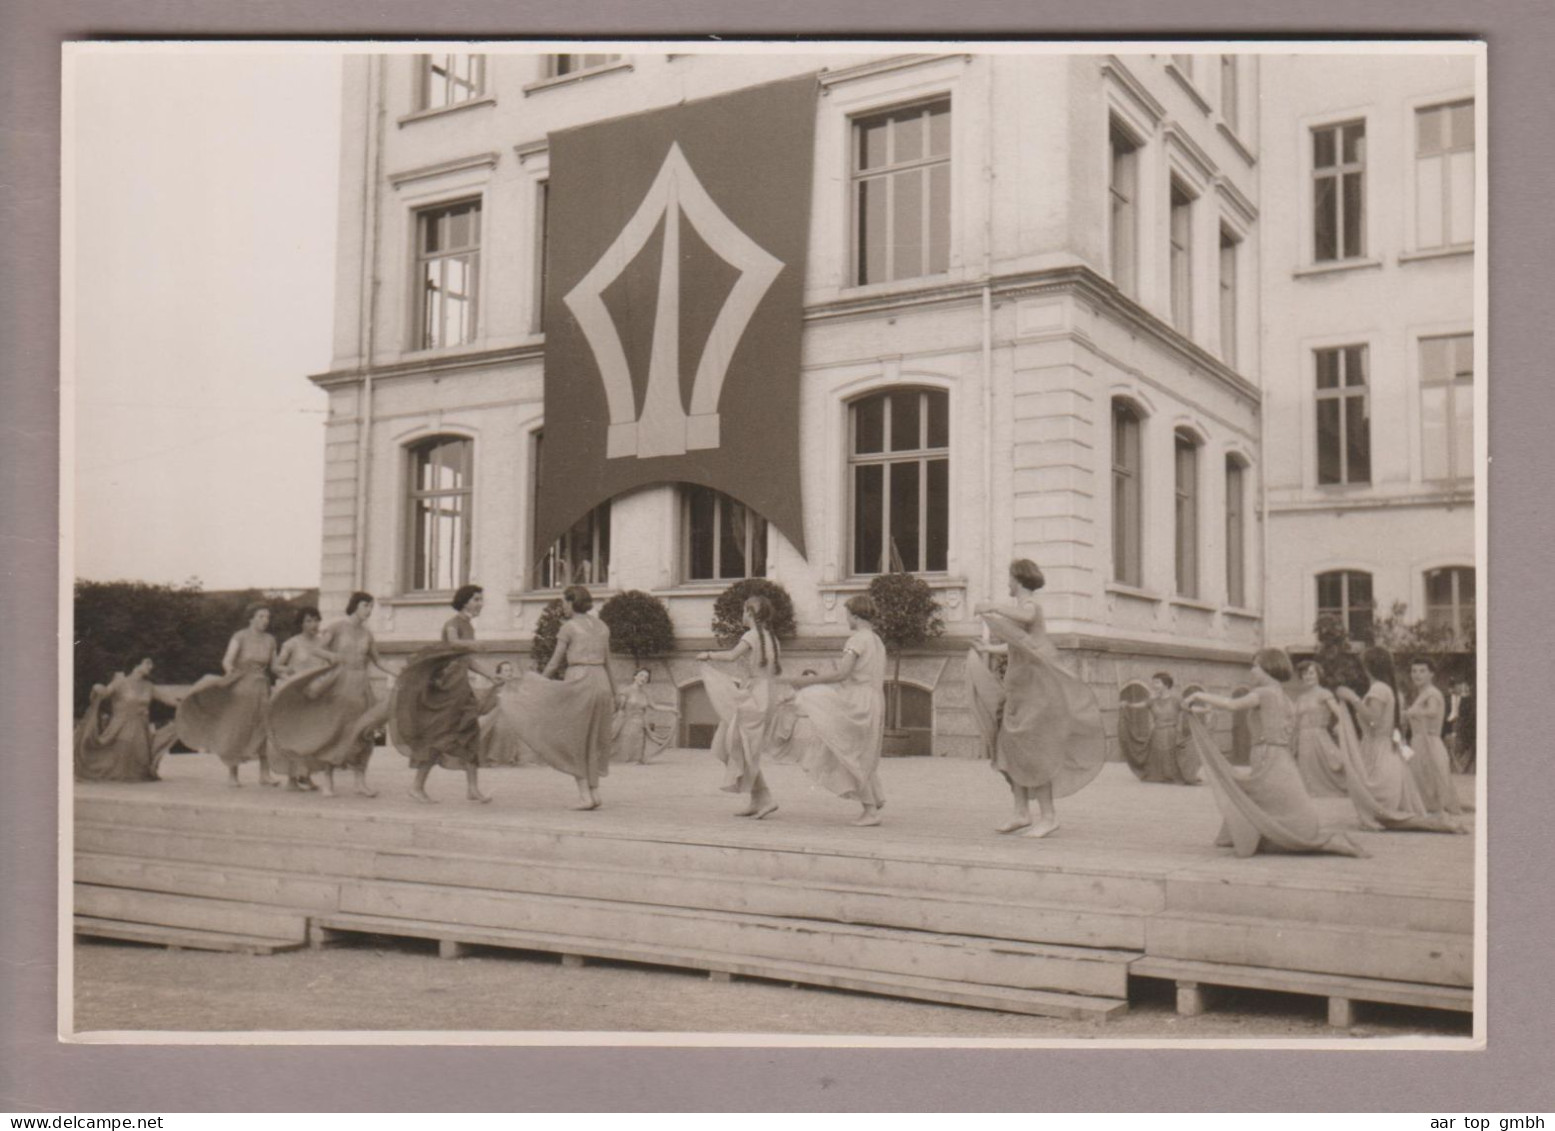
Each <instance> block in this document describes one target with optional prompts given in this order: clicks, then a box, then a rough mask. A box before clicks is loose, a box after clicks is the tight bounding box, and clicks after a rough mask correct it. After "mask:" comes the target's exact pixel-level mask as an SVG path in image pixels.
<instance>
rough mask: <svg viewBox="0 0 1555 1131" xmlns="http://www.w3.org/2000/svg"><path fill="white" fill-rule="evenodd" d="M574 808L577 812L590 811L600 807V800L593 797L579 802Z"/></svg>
mask: <svg viewBox="0 0 1555 1131" xmlns="http://www.w3.org/2000/svg"><path fill="white" fill-rule="evenodd" d="M572 808H573V810H574V811H575V812H578V813H589V812H592V811H593V810H595V809H598V808H599V802H598V801H595V800H594V799H593V798H590V799H589V800H587V801H580V802H578V803H577V804H576V805H574V806H573V807H572Z"/></svg>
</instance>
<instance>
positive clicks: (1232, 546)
mask: <svg viewBox="0 0 1555 1131" xmlns="http://www.w3.org/2000/svg"><path fill="white" fill-rule="evenodd" d="M1226 604H1228V605H1232V606H1234V607H1235V608H1238V609H1245V608H1246V607H1247V469H1246V468H1245V467H1244V466H1243V465H1242V461H1241V460H1239V459H1237V458H1236V457H1235V456H1227V457H1226Z"/></svg>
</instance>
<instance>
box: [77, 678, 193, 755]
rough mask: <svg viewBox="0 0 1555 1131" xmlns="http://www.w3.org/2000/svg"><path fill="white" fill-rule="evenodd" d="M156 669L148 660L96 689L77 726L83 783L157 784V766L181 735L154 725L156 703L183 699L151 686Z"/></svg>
mask: <svg viewBox="0 0 1555 1131" xmlns="http://www.w3.org/2000/svg"><path fill="white" fill-rule="evenodd" d="M152 667H153V664H152V662H151V660H150V658H147V659H144V660H142V661H141V662H140V663H138V664H136V665H135V666H134V667H133V668H131V669H130V670H129V672H128V673H127V674H126V673H124V672H120V673H118V674H116V675H115V676H114V677H113V679H111V680H109V681H108V683H107V684H106V685H104V684H100V683H99V684H94V685H93V686H92V694H91V697H90V698H89V699H88V700H87V704H86V714H85V715H83V716H82V717H81V721H80V723H78V724H77V725H76V733H75V766H76V780H77V781H156V780H157V777H158V775H157V766H158V764H159V763H160V762H161V761H162V755H163V754H165V753H167V749H168V747H170V746H172V745H173V742H174V741H175V740H176V739H177V737H178V732H177V729H176V728H175V727H173V726H171V725H169V726H164V727H158V728H153V727H152V725H151V701H152V700H153V699H155V700H156V701H157V702H158V703H165V704H166V705H167V706H169V707H176V706H177V705H178V700H177V698H176V697H175V696H173V695H172V693H170V692H167V691H163V690H162V689H161V688H160V687H157V686H156V685H155V684H154V683H152V682H151V671H152Z"/></svg>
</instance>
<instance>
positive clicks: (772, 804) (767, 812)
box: [751, 801, 778, 821]
mask: <svg viewBox="0 0 1555 1131" xmlns="http://www.w3.org/2000/svg"><path fill="white" fill-rule="evenodd" d="M777 811H778V806H777V802H776V801H769V802H767V803H766V804H765V805H763V806H762V807H761V808H760V809H757V810H756V811H755V812H754V813H752V814H751V817H753V818H754V819H755V820H758V821H761V820H765V819H766V818H767V817H770V816H772V814H774V813H776V812H777Z"/></svg>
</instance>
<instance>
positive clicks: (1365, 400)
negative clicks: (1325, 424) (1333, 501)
mask: <svg viewBox="0 0 1555 1131" xmlns="http://www.w3.org/2000/svg"><path fill="white" fill-rule="evenodd" d="M1350 350H1359V351H1360V357H1361V378H1362V379H1361V383H1360V384H1359V385H1347V384H1346V383H1345V381H1346V378H1347V376H1348V372H1349V360H1348V359H1349V351H1350ZM1325 353H1333V354H1336V355H1338V366H1339V368H1338V369H1337V371H1336V372H1337V381H1336V384H1335V385H1334V386H1333V387H1332V388H1328V389H1324V388H1322V387H1320V386H1319V385H1318V374H1319V372H1320V370H1321V365H1322V363H1321V361H1319V355H1321V354H1325ZM1311 359H1312V360H1311V373H1312V386H1311V388H1312V390H1313V402H1312V406H1313V444H1312V454H1313V460H1314V463H1313V483H1314V485H1315V486H1317V487H1318V488H1320V489H1324V490H1340V489H1345V488H1352V489H1359V488H1367V487H1370V486H1372V484H1373V482H1374V476H1375V467H1374V466H1373V464H1374V460H1373V451H1372V435H1371V432H1372V429H1371V421H1372V411H1371V410H1372V405H1371V394H1372V388H1371V343H1370V342H1366V341H1361V342H1356V341H1346V342H1343V343H1336V344H1333V345H1323V346H1313V347H1312V348H1311ZM1352 399H1355V400H1359V401H1360V410H1361V412H1362V413H1363V416H1364V419H1365V424H1366V478H1365V479H1352V478H1351V477H1350V470H1349V464H1350V450H1349V443H1348V436H1349V417H1350V411H1351V406H1350V404H1349V403H1348V402H1349V401H1351V400H1352ZM1329 400H1337V401H1338V402H1339V431H1338V436H1339V453H1338V454H1339V478H1338V480H1337V481H1335V482H1332V483H1325V482H1324V481H1323V450H1322V445H1323V431H1322V422H1321V416H1322V407H1321V406H1322V404H1323V403H1324V402H1325V401H1329Z"/></svg>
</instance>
